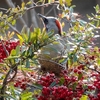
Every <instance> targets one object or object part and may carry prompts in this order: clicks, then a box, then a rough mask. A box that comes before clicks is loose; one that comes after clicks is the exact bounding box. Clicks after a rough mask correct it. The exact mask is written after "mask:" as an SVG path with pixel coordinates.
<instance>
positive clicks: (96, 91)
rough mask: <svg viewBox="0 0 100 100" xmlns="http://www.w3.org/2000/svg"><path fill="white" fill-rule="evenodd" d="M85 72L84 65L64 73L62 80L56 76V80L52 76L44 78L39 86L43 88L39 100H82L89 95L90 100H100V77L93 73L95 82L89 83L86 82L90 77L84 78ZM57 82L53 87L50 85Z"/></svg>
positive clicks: (48, 75)
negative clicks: (81, 99)
mask: <svg viewBox="0 0 100 100" xmlns="http://www.w3.org/2000/svg"><path fill="white" fill-rule="evenodd" d="M83 71H84V65H79V66H78V67H77V68H73V69H71V70H70V71H63V72H62V73H63V74H62V77H61V78H58V77H56V76H55V75H54V74H53V77H54V79H53V77H51V76H52V74H46V75H44V76H42V77H41V78H40V80H39V84H40V85H42V86H43V88H42V92H41V95H38V100H50V99H51V100H55V99H56V100H73V99H76V100H80V98H82V96H83V95H87V97H88V99H89V100H100V75H99V74H97V73H91V75H90V76H92V77H91V78H93V80H92V81H89V82H88V81H85V80H89V79H88V78H89V77H88V76H84V74H83ZM69 72H70V74H69ZM87 75H88V74H87ZM83 76H84V77H83ZM50 77H51V78H50ZM55 80H56V81H57V83H56V84H55V85H54V86H51V85H50V84H52V82H54V81H55Z"/></svg>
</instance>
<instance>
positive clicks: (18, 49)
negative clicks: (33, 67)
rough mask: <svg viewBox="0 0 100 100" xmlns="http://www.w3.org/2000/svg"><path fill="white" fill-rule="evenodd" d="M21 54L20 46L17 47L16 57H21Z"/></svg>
mask: <svg viewBox="0 0 100 100" xmlns="http://www.w3.org/2000/svg"><path fill="white" fill-rule="evenodd" d="M19 53H20V46H19V45H18V46H17V47H16V56H17V55H19Z"/></svg>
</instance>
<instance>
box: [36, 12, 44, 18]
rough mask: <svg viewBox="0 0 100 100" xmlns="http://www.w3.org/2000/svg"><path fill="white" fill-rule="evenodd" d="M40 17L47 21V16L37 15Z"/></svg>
mask: <svg viewBox="0 0 100 100" xmlns="http://www.w3.org/2000/svg"><path fill="white" fill-rule="evenodd" d="M37 15H38V16H39V17H41V18H42V19H45V18H46V17H45V16H43V15H42V14H39V13H38V14H37Z"/></svg>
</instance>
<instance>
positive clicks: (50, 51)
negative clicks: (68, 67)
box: [38, 14, 65, 75]
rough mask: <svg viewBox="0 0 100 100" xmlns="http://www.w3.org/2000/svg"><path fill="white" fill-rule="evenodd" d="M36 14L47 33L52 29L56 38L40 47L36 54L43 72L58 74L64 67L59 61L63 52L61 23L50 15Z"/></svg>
mask: <svg viewBox="0 0 100 100" xmlns="http://www.w3.org/2000/svg"><path fill="white" fill-rule="evenodd" d="M38 16H39V17H40V18H41V19H42V22H43V25H44V28H45V29H46V32H47V34H48V33H49V32H51V31H53V37H56V38H58V39H57V40H55V41H54V42H53V43H50V44H48V45H46V46H43V47H42V48H41V50H40V53H39V56H38V58H39V63H40V65H41V69H42V70H43V71H45V72H53V73H55V74H56V75H59V74H60V72H61V70H62V69H64V66H63V65H61V64H60V63H59V60H60V59H62V56H63V55H64V52H65V46H64V44H63V43H62V26H61V23H60V21H59V20H58V19H57V18H55V17H52V16H48V17H47V16H44V15H42V14H38ZM55 58H57V59H55Z"/></svg>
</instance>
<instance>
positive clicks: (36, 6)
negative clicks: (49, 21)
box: [26, 1, 59, 11]
mask: <svg viewBox="0 0 100 100" xmlns="http://www.w3.org/2000/svg"><path fill="white" fill-rule="evenodd" d="M58 4H59V2H57V1H55V2H53V3H46V4H42V5H36V4H35V3H34V5H35V6H32V7H30V8H26V10H27V11H28V10H31V9H34V8H39V7H48V6H50V5H58Z"/></svg>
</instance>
